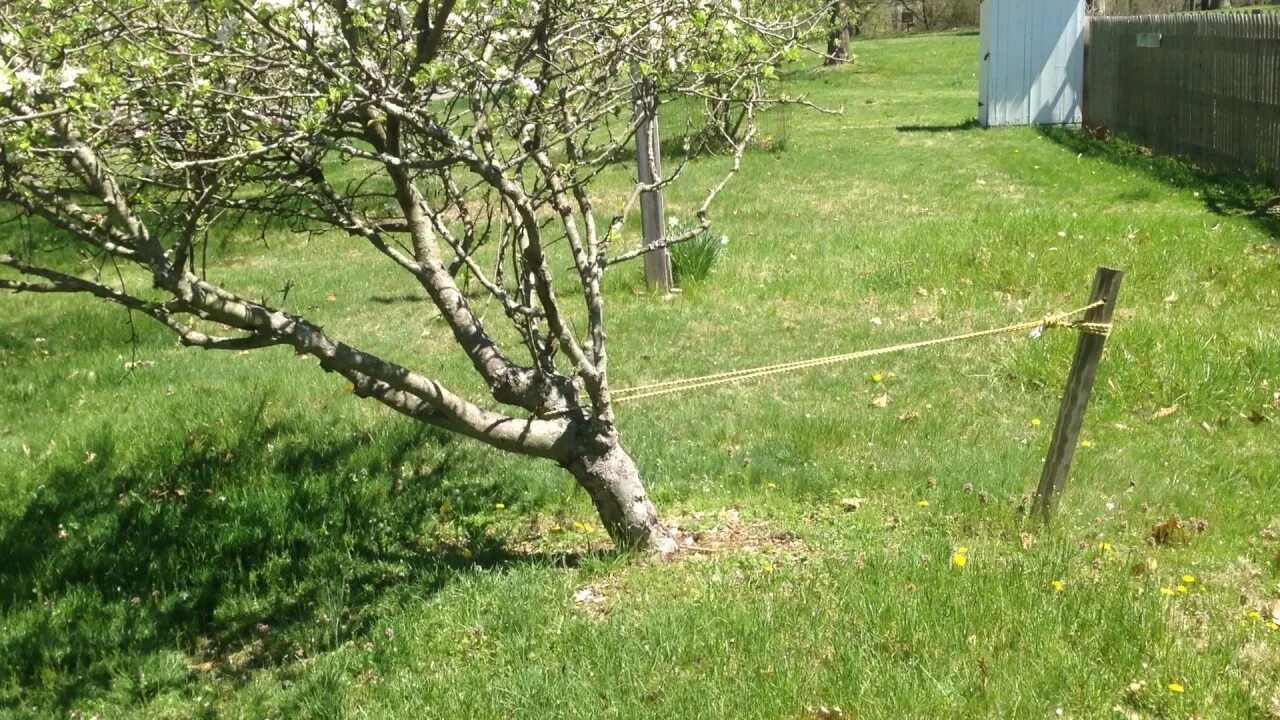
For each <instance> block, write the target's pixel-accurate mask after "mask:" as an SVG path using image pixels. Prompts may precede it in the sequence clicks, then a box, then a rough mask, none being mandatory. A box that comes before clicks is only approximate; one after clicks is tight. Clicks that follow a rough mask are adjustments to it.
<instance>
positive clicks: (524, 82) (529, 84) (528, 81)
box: [516, 75, 538, 95]
mask: <svg viewBox="0 0 1280 720" xmlns="http://www.w3.org/2000/svg"><path fill="white" fill-rule="evenodd" d="M516 84H517V85H519V86H520V87H522V88H524V91H525V92H527V93H529V94H530V95H532V94H534V93H536V92H538V83H536V82H534V80H533V78H528V77H525V76H524V75H521V76H520V77H518V78H516Z"/></svg>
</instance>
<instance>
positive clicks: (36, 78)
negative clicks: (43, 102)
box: [13, 70, 44, 92]
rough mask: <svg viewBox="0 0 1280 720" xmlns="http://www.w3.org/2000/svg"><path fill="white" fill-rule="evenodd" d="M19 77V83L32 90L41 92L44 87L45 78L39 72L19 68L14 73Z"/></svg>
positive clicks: (14, 75) (16, 77)
mask: <svg viewBox="0 0 1280 720" xmlns="http://www.w3.org/2000/svg"><path fill="white" fill-rule="evenodd" d="M13 77H14V78H15V79H17V81H18V85H21V86H23V87H25V88H27V89H28V90H30V91H31V92H40V90H41V89H42V88H44V78H42V77H40V74H39V73H33V72H31V71H30V70H19V71H18V72H16V73H14V74H13Z"/></svg>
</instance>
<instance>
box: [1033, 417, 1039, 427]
mask: <svg viewBox="0 0 1280 720" xmlns="http://www.w3.org/2000/svg"><path fill="white" fill-rule="evenodd" d="M1031 427H1040V418H1031Z"/></svg>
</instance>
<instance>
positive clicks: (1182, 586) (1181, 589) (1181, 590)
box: [1178, 585, 1187, 593]
mask: <svg viewBox="0 0 1280 720" xmlns="http://www.w3.org/2000/svg"><path fill="white" fill-rule="evenodd" d="M1186 591H1187V586H1186V585H1179V586H1178V592H1180V593H1185V592H1186Z"/></svg>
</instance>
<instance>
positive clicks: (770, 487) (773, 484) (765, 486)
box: [764, 483, 778, 490]
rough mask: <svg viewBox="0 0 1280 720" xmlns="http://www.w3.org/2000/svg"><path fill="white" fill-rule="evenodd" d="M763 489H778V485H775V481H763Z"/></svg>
mask: <svg viewBox="0 0 1280 720" xmlns="http://www.w3.org/2000/svg"><path fill="white" fill-rule="evenodd" d="M764 489H765V490H777V489H778V485H777V483H765V485H764Z"/></svg>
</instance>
